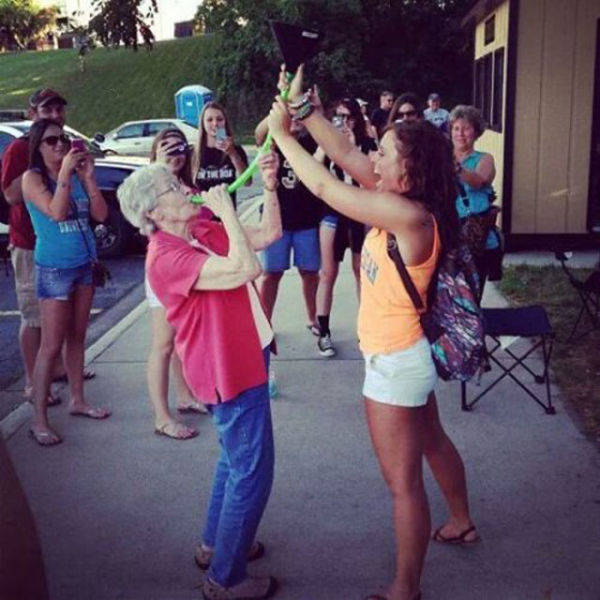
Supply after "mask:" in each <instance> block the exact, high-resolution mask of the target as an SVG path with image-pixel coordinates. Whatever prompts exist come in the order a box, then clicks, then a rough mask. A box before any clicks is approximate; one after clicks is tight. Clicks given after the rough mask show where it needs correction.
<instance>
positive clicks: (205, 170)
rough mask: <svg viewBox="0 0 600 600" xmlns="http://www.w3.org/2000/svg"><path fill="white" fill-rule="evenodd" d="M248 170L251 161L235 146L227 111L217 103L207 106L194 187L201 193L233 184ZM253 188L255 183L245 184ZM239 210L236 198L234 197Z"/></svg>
mask: <svg viewBox="0 0 600 600" xmlns="http://www.w3.org/2000/svg"><path fill="white" fill-rule="evenodd" d="M247 166H248V157H247V156H246V153H245V152H244V149H243V148H242V147H241V146H238V145H237V144H236V143H235V140H234V138H233V132H232V130H231V126H230V125H229V120H228V119H227V114H226V113H225V109H224V108H223V107H222V106H221V105H220V104H218V103H217V102H208V103H207V104H205V105H204V108H203V109H202V113H201V114H200V119H199V123H198V144H197V145H196V151H195V154H194V160H193V165H192V167H193V173H194V183H195V185H196V187H197V188H198V189H199V190H201V191H206V190H208V189H209V188H211V187H213V186H215V185H220V184H222V183H226V184H227V185H229V184H230V183H233V182H234V181H235V180H236V179H237V177H238V176H239V175H241V174H242V173H243V172H244V171H245V169H246V167H247ZM246 185H252V179H249V180H248V181H247V182H246ZM231 199H232V200H233V206H234V208H235V207H236V194H235V193H233V194H231Z"/></svg>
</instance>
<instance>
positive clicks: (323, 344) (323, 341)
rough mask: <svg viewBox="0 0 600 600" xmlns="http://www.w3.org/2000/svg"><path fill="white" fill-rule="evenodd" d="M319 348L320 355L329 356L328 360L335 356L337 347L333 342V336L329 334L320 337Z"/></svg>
mask: <svg viewBox="0 0 600 600" xmlns="http://www.w3.org/2000/svg"><path fill="white" fill-rule="evenodd" d="M317 347H318V348H319V354H320V355H321V356H327V358H331V357H332V356H335V347H334V346H333V343H332V341H331V335H329V334H327V335H322V336H320V337H319V341H318V342H317Z"/></svg>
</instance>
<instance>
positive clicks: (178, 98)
mask: <svg viewBox="0 0 600 600" xmlns="http://www.w3.org/2000/svg"><path fill="white" fill-rule="evenodd" d="M211 100H212V91H211V90H209V89H208V88H206V87H204V86H203V85H186V86H185V87H182V88H181V89H180V90H179V91H178V92H176V93H175V113H176V115H177V118H178V119H182V120H184V121H185V122H186V123H188V124H189V125H192V126H193V127H197V126H198V119H199V118H200V113H201V112H202V108H203V107H204V105H205V104H206V103H207V102H210V101H211Z"/></svg>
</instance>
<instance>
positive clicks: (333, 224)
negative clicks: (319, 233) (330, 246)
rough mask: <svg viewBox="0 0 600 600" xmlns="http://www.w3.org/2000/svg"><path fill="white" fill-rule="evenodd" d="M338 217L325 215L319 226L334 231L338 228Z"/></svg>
mask: <svg viewBox="0 0 600 600" xmlns="http://www.w3.org/2000/svg"><path fill="white" fill-rule="evenodd" d="M338 220H339V217H338V216H337V215H325V216H324V217H323V218H322V219H321V225H322V226H323V227H329V228H330V229H336V228H337V226H338Z"/></svg>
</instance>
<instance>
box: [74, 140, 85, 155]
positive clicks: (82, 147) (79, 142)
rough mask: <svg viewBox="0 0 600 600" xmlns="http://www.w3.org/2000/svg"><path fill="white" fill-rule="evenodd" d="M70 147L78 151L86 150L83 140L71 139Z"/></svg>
mask: <svg viewBox="0 0 600 600" xmlns="http://www.w3.org/2000/svg"><path fill="white" fill-rule="evenodd" d="M71 148H72V149H73V150H78V151H79V152H85V151H86V147H85V142H84V141H83V140H78V139H75V140H71Z"/></svg>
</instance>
